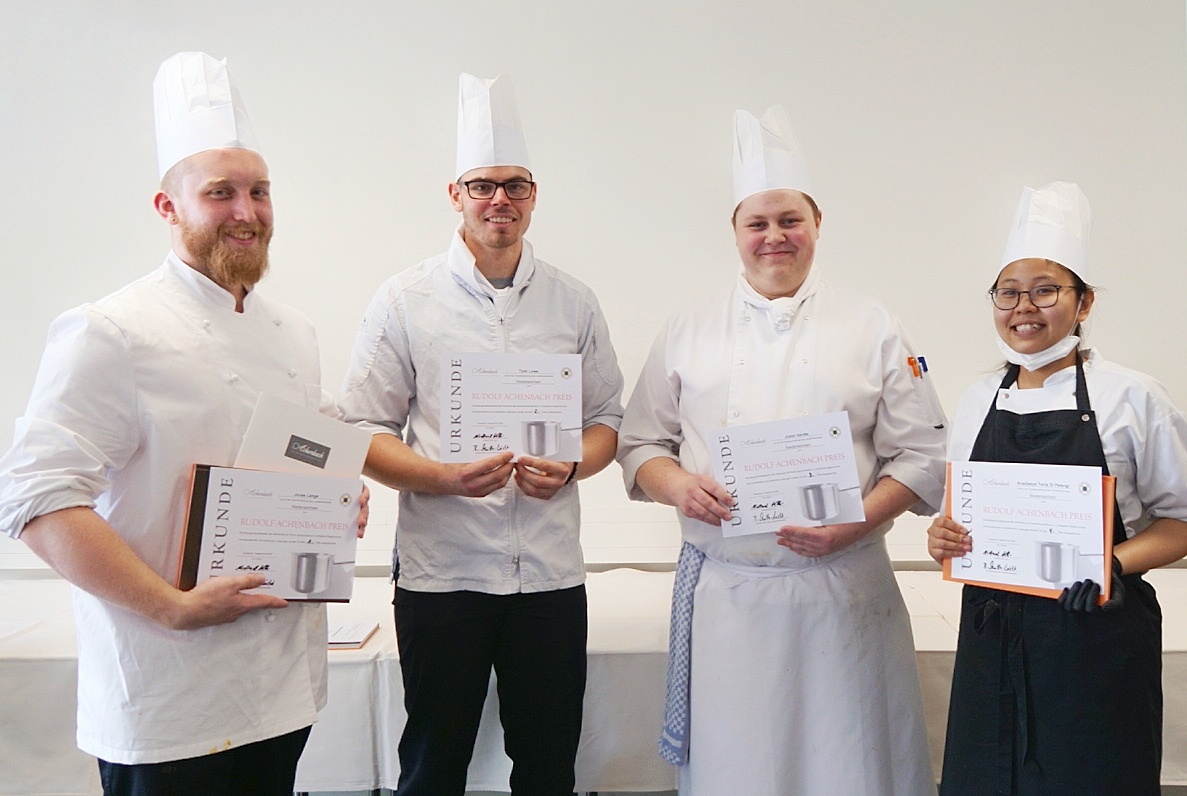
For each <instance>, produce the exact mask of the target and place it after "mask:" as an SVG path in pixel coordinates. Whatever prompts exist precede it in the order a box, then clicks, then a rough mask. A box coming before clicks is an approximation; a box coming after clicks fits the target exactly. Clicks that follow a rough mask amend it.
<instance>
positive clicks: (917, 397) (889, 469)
mask: <svg viewBox="0 0 1187 796" xmlns="http://www.w3.org/2000/svg"><path fill="white" fill-rule="evenodd" d="M913 356H917V354H916V353H915V352H914V351H913V350H912V348H911V345H910V342H909V341H908V340H907V338H906V334H905V332H904V331H903V329H902V328H901V326H900V325H899V323H898V321H897V320H895V321H892V328H891V330H890V333H889V334H887V335H886V336H885V337H884V339H883V341H882V351H881V359H882V363H883V378H882V398H881V400H880V401H879V403H878V411H877V420H876V422H875V425H874V430H873V442H874V452H875V454H876V455H877V457H878V461H879V462H880V467H879V468H878V476H879V477H880V478H886V477H889V478H893V479H894V480H895V481H898V482H899V483H900V484H902V485H903V486H905V487H907V488H908V489H910V490H911V491H912V492H914V493H915V494H916V495H918V496H919V502H918V503H916V504H915V505H914V506H912V507H911V511H912V512H914V513H915V514H922V515H929V514H934V513H935V512H936V511H938V509H939V507H940V506H941V505H942V503H943V500H944V462H945V458H944V443H945V433H944V429H943V428H942V427H941V428H936V421H937V420H939V421H940V422H941V423H943V421H944V418H943V417H942V416H941V417H939V418H933V417H932V416H931V408H930V405H929V403H928V393H932V392H933V388H932V385H931V383H930V382H928V381H925V380H924V379H920V378H916V377H915V375H914V373H913V372H912V370H911V369H910V367H909V366H908V365H907V359H908V357H913ZM933 396H934V394H933ZM933 399H934V397H933ZM935 405H936V406H939V401H938V400H935Z"/></svg>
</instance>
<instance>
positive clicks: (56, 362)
mask: <svg viewBox="0 0 1187 796" xmlns="http://www.w3.org/2000/svg"><path fill="white" fill-rule="evenodd" d="M138 442H139V432H138V425H137V409H136V387H135V374H134V372H133V369H132V366H131V359H130V356H129V351H128V347H127V343H126V340H125V339H124V336H123V334H122V332H121V330H120V329H119V328H118V327H117V326H116V325H115V324H114V323H112V322H111V321H110V320H109V319H108V318H107V317H105V316H104V315H102V314H101V313H100V312H98V311H96V310H94V309H93V308H89V307H81V308H79V309H76V310H71V311H70V312H67V313H64V314H63V315H62V316H60V317H59V318H58V319H57V320H55V321H54V323H53V325H52V326H51V327H50V332H49V337H48V340H47V342H46V348H45V353H44V354H43V356H42V360H41V366H40V368H39V370H38V373H37V378H36V381H35V382H34V387H33V393H32V396H31V397H30V399H29V405H28V408H27V410H26V412H25V414H24V416H23V417H21V418H19V419H18V420H17V422H16V432H15V435H14V441H13V446H12V448H11V450H9V451H8V453H7V454H5V456H4V457H3V459H0V529H3V531H4V532H5V533H6V534H7V535H9V536H12V537H17V536H19V535H20V533H21V531H22V530H24V527H25V526H26V525H27V524H28V523H29V522H30V521H31V520H33V519H35V518H37V517H40V516H42V515H45V514H49V513H51V512H54V511H58V510H61V509H66V508H75V507H78V506H88V507H94V505H95V499H96V498H97V497H98V496H99V495H101V494H102V493H104V492H106V491H107V490H108V488H109V487H110V482H109V480H108V473H109V472H110V470H112V469H118V468H120V467H122V466H124V465H125V464H126V463H127V461H128V459H129V458H130V457H131V455H132V454H133V453H134V452H135V450H136V447H137V445H138Z"/></svg>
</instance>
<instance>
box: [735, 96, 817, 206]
mask: <svg viewBox="0 0 1187 796" xmlns="http://www.w3.org/2000/svg"><path fill="white" fill-rule="evenodd" d="M776 188H791V189H793V190H796V191H799V192H801V193H805V194H809V195H810V194H811V193H812V182H811V180H810V179H808V164H807V163H805V162H804V155H803V153H802V152H800V148H799V145H798V144H797V143H796V140H795V131H794V130H793V129H792V126H791V119H790V118H788V116H787V111H785V110H784V109H783V106H782V105H773V106H771V107H770V108H768V109H767V112H766V113H764V114H763V117H762V119H756V118H755V117H754V115H753V114H751V113H749V112H747V111H742V110H739V111H735V112H734V207H737V206H738V205H739V204H741V202H742V200H743V199H745V198H747V197H748V196H753V195H754V194H756V193H761V192H762V191H770V190H773V189H776Z"/></svg>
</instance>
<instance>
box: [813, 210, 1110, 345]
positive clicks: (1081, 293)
mask: <svg viewBox="0 0 1187 796" xmlns="http://www.w3.org/2000/svg"><path fill="white" fill-rule="evenodd" d="M806 195H807V194H805V196H806ZM1043 259H1044V260H1046V258H1043ZM1046 261H1047V262H1048V263H1050V264H1051V265H1056V266H1059V267H1060V268H1062V269H1063V270H1064V271H1066V272H1067V275H1068V276H1070V277H1071V279H1072V288H1073V289H1074V290H1075V291H1076V298H1079V299H1083V298H1084V297H1085V296H1087V295H1088V294H1089V293H1095V292H1096V287H1094V286H1093V285H1090V284H1088V283H1087V282H1085V281H1084V280H1083V279H1081V278H1080V275H1079V274H1077V273H1076V272H1075V271H1073V270H1072V269H1070V268H1068V267H1067V266H1066V265H1064V264H1063V263H1060V262H1056V261H1055V260H1046ZM1006 265H1009V263H1006ZM1004 270H1006V269H1005V267H1003V268H1002V271H1004ZM1001 276H1002V272H1001V271H998V272H997V279H994V280H993V284H992V285H990V288H989V289H990V290H993V289H994V288H996V287H997V281H998V279H1001ZM1072 334H1074V335H1075V336H1076V337H1080V338H1082V337H1083V336H1084V335H1082V334H1080V324H1078V323H1077V324H1076V328H1075V329H1072Z"/></svg>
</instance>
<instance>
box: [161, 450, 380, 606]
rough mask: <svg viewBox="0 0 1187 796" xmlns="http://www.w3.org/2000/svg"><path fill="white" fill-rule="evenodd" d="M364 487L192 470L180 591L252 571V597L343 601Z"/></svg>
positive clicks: (345, 481)
mask: <svg viewBox="0 0 1187 796" xmlns="http://www.w3.org/2000/svg"><path fill="white" fill-rule="evenodd" d="M362 488H363V482H362V480H360V479H359V478H345V477H335V476H326V475H311V474H306V473H274V472H267V471H263V470H247V469H243V468H235V467H212V466H210V465H206V464H197V465H194V470H193V479H192V482H191V485H190V503H189V511H188V512H187V517H186V525H185V528H184V530H183V536H182V545H181V551H180V559H181V560H180V562H179V565H178V578H177V584H176V585H177V587H178V588H180V589H182V590H188V589H192V588H193V587H194V586H195V585H196V584H198V583H201V582H203V581H205V580H207V579H208V578H211V577H215V576H218V575H241V574H244V573H256V574H259V575H262V576H263V577H264V585H262V586H260V587H259V588H258V589H253V590H252V591H253V592H258V593H261V594H273V595H275V596H277V597H282V598H284V599H286V600H304V601H310V602H348V601H349V600H350V595H351V591H352V589H353V588H354V562H355V549H356V544H357V542H358V538H357V534H356V529H357V526H358V517H359V512H360V505H359V495H360V493H361V492H362Z"/></svg>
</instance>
